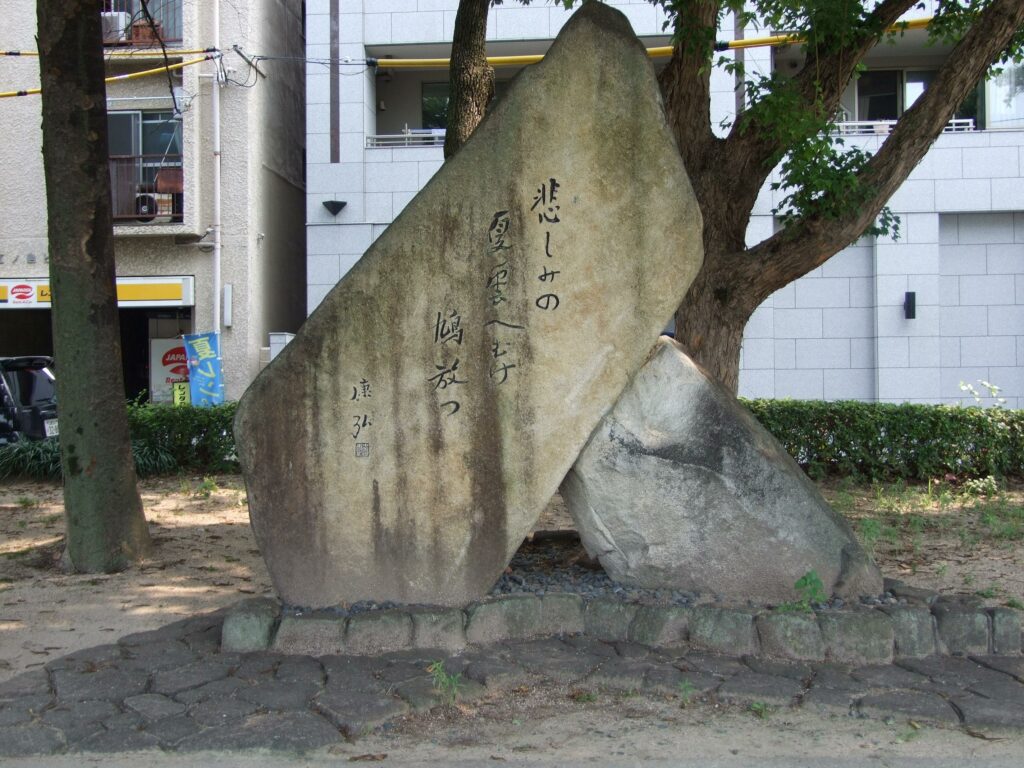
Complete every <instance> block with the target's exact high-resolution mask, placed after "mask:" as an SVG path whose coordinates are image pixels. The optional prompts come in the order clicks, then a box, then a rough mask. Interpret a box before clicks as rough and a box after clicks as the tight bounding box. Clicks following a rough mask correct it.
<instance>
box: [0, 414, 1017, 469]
mask: <svg viewBox="0 0 1024 768" xmlns="http://www.w3.org/2000/svg"><path fill="white" fill-rule="evenodd" d="M743 403H744V405H746V406H747V407H748V408H749V409H750V410H751V411H752V412H753V414H754V416H755V417H757V419H758V421H760V422H761V423H762V424H763V425H764V426H765V428H766V429H767V430H768V431H769V432H771V433H772V434H773V435H775V437H776V439H778V440H779V442H781V443H782V445H783V446H784V447H785V448H786V450H787V451H789V453H790V455H791V456H793V457H794V458H795V459H796V460H797V462H798V463H799V464H800V466H801V467H803V468H804V470H805V471H806V472H807V473H808V474H809V475H810V476H811V477H814V478H821V477H825V476H828V475H835V476H853V477H858V478H863V479H867V480H892V479H896V478H903V479H906V480H925V479H927V478H930V477H941V476H943V475H945V474H954V475H957V476H958V477H960V478H968V477H987V476H988V475H996V476H998V477H1005V476H1008V475H1010V476H1017V477H1021V476H1024V411H1019V410H1004V409H996V408H988V409H985V408H963V407H959V406H945V405H916V404H903V405H892V404H887V403H861V402H857V401H841V402H831V403H830V402H822V401H818V400H744V401H743ZM234 417H235V404H234V403H226V404H224V405H220V406H217V407H215V408H192V407H189V406H186V407H179V408H175V407H171V406H169V405H142V404H138V403H129V405H128V424H129V427H130V429H131V434H132V453H133V455H134V457H135V464H136V468H137V471H138V473H139V475H140V476H147V475H154V474H173V473H176V472H183V473H193V474H212V473H216V472H237V471H238V459H237V457H236V455H235V442H234V435H233V433H232V421H233V420H234ZM59 466H60V459H59V454H58V447H57V442H56V441H55V440H45V441H42V442H41V443H30V442H22V443H15V444H13V445H10V446H0V478H3V477H5V476H12V475H26V476H29V477H39V478H43V477H59V471H60V469H59Z"/></svg>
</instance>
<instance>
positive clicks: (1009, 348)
mask: <svg viewBox="0 0 1024 768" xmlns="http://www.w3.org/2000/svg"><path fill="white" fill-rule="evenodd" d="M610 4H612V5H614V6H616V7H617V8H619V9H620V10H622V11H623V13H625V14H626V16H627V17H628V18H629V20H630V22H631V23H632V25H633V28H634V30H635V31H636V33H637V34H638V35H639V36H640V38H641V39H642V40H643V42H644V43H645V44H646V45H647V46H649V47H654V46H658V45H665V44H667V43H668V38H667V37H665V36H664V28H663V26H662V25H663V22H664V17H663V15H662V14H661V12H660V11H659V10H658V9H657V8H655V7H654V6H652V5H651V4H650V3H648V2H646V1H645V0H637V1H634V2H626V1H624V0H615V1H614V2H611V3H610ZM933 5H934V3H933V2H928V3H925V4H924V7H922V8H918V9H915V10H914V11H913V12H912V13H911V14H909V15H908V16H907V17H906V18H908V19H910V18H916V17H926V16H929V15H931V13H932V12H933V10H934V9H933V7H932V6H933ZM457 8H458V2H457V0H374V2H369V1H365V2H364V1H363V0H308V2H307V3H306V13H307V30H308V34H307V41H306V42H307V56H308V59H309V61H310V63H309V65H308V66H309V68H308V71H307V78H306V101H307V106H306V116H307V126H308V127H307V181H308V185H307V198H306V225H307V237H308V256H307V308H308V310H309V311H312V310H313V309H314V308H315V307H316V306H317V304H318V303H319V302H320V301H321V300H322V298H323V297H324V295H325V294H326V293H327V291H328V290H330V288H331V287H332V286H333V285H334V284H335V283H336V282H337V281H338V280H339V279H340V278H341V277H342V275H344V274H345V272H347V271H348V269H350V268H351V267H352V265H353V264H354V263H355V262H356V260H358V259H359V257H360V255H361V254H362V253H363V252H364V251H365V250H366V248H367V247H368V246H369V245H370V244H371V243H372V242H373V240H374V239H375V238H376V237H377V236H378V235H379V234H380V233H381V232H382V231H383V230H384V228H385V227H387V225H388V224H389V223H390V222H391V221H392V220H393V219H394V218H395V217H396V216H397V214H398V213H399V212H400V211H401V210H402V208H403V207H404V206H405V205H406V204H407V203H408V202H409V200H410V199H411V198H412V197H413V196H414V195H415V194H416V192H417V191H418V190H419V189H420V188H422V187H423V185H424V184H425V183H426V182H427V180H428V179H429V178H430V177H431V176H432V175H433V174H434V172H435V171H436V170H437V169H438V168H439V167H440V165H441V163H442V160H443V153H442V145H443V136H444V108H445V103H446V99H447V87H448V86H447V77H448V73H447V70H446V69H444V68H443V67H440V66H419V67H412V68H406V67H403V68H401V69H399V68H392V67H389V66H386V64H385V65H384V66H377V67H374V66H368V65H367V63H366V62H367V59H368V58H371V59H377V60H386V59H388V58H395V59H422V58H435V57H446V56H448V54H449V51H450V41H451V37H452V31H453V29H454V23H455V12H456V9H457ZM568 16H569V14H568V12H566V11H565V10H564V9H563V7H562V6H561V4H560V3H555V4H549V3H544V2H536V1H535V2H534V3H532V4H531V5H529V6H522V5H520V4H518V3H515V2H506V3H504V4H503V5H500V6H496V7H493V8H492V9H491V11H490V16H489V20H488V41H489V43H488V53H489V54H490V55H495V56H500V55H512V54H531V53H543V52H544V51H545V50H546V49H547V47H548V46H549V45H550V42H551V40H552V39H553V38H554V36H555V35H556V34H557V33H558V30H559V29H560V28H561V26H562V25H563V24H564V23H565V21H566V20H567V19H568ZM769 32H770V30H764V29H758V28H755V27H747V28H745V29H733V28H731V27H729V26H726V27H725V28H723V29H721V30H719V39H720V40H731V39H734V38H736V37H740V36H742V37H747V38H750V37H758V36H763V35H765V34H768V33H769ZM948 50H949V49H948V48H943V47H942V46H929V45H926V33H925V32H924V31H921V30H917V31H910V32H908V33H907V34H906V35H904V36H902V37H900V38H898V39H897V40H895V41H894V43H893V44H891V45H890V44H887V45H882V46H879V47H878V48H877V49H876V50H875V51H873V52H872V53H871V54H870V55H869V56H868V57H867V59H866V61H865V63H866V66H867V70H866V71H865V72H864V73H863V74H862V75H861V76H860V77H859V79H857V80H856V81H855V82H854V83H852V84H851V85H850V87H849V89H848V90H847V92H846V94H845V95H844V98H843V116H842V117H843V122H842V124H841V126H840V130H841V131H842V133H843V134H844V139H845V141H846V143H847V144H848V145H856V146H861V147H863V148H865V149H866V150H868V151H872V150H875V149H877V147H878V146H880V144H881V142H882V141H884V139H885V137H886V135H887V134H888V132H889V130H890V127H891V125H892V123H893V121H894V120H896V119H897V118H898V117H899V115H900V114H902V112H903V110H905V109H906V108H907V107H908V106H910V104H912V103H913V100H914V99H915V98H916V97H917V96H918V95H919V94H920V93H921V92H922V91H923V89H925V88H926V87H927V85H928V82H929V80H930V78H931V77H932V76H933V73H934V70H935V68H936V66H937V65H938V64H939V63H941V61H942V59H943V57H944V56H945V55H947V54H948ZM728 55H742V56H743V57H744V64H745V66H746V67H747V69H748V71H753V72H762V73H769V72H771V71H772V70H773V69H774V70H778V71H781V72H783V73H785V72H788V71H796V70H797V68H798V67H799V66H800V56H801V54H800V51H799V46H789V47H787V48H774V49H773V48H768V47H764V48H751V49H747V50H746V51H744V52H743V53H742V54H728ZM516 71H517V70H516V69H515V68H501V69H499V70H498V71H497V78H498V90H499V91H500V90H501V88H502V87H505V86H506V85H507V82H508V81H509V80H510V79H511V78H512V77H513V76H514V75H515V73H516ZM737 100H738V96H737V91H736V83H735V81H734V80H733V78H732V76H730V75H728V74H727V73H725V72H723V71H721V70H716V71H715V73H714V75H713V77H712V123H713V124H715V125H718V124H719V123H720V122H721V121H723V120H724V121H727V120H729V118H730V117H731V116H733V115H735V113H736V109H737V103H738V102H737ZM1022 175H1024V68H1021V67H1020V66H1017V67H1009V68H1007V69H1006V70H1005V71H1004V73H1003V74H1002V75H1001V76H999V77H996V78H993V79H992V80H990V81H988V82H986V83H984V84H982V85H981V86H980V87H979V89H978V91H977V94H976V97H975V98H974V99H972V100H969V103H967V104H965V105H964V106H963V107H962V108H961V111H960V113H958V116H957V119H955V120H954V121H952V122H951V123H950V125H949V128H948V131H947V132H946V133H944V134H943V135H942V136H941V137H940V138H939V140H938V141H937V142H936V143H935V145H934V147H933V149H932V150H931V151H930V152H929V153H928V155H927V156H926V158H925V160H924V161H923V162H922V163H921V164H920V166H919V167H918V168H917V169H916V170H915V171H914V173H913V174H912V175H911V176H910V178H909V179H908V180H907V182H906V183H905V184H904V185H903V186H902V187H901V188H900V190H899V191H898V193H897V194H896V195H895V196H894V197H893V198H892V200H891V201H890V206H891V208H892V209H893V211H894V212H895V213H897V214H898V215H899V216H900V218H901V222H902V226H901V234H900V237H899V239H898V240H893V239H891V238H890V239H886V238H877V239H875V238H864V239H862V240H861V241H859V242H857V243H856V244H854V245H853V246H851V247H850V248H847V249H846V250H844V251H843V252H842V253H840V254H837V255H836V256H835V257H833V258H832V259H830V260H829V261H828V262H827V263H826V264H825V265H824V266H822V267H821V268H819V269H817V270H815V271H814V272H812V273H811V274H809V275H807V276H806V277H804V278H802V279H801V280H798V281H797V282H795V283H793V284H791V285H789V286H787V287H786V288H784V289H783V290H781V291H779V292H778V293H777V294H776V295H774V296H772V297H770V298H769V299H768V300H767V301H766V302H765V303H764V304H763V305H762V306H761V307H760V308H759V309H758V310H757V312H756V313H755V314H754V316H753V317H752V318H751V320H750V323H749V324H748V327H747V329H746V333H745V337H744V346H743V357H742V369H741V377H740V391H741V394H742V395H745V396H748V397H793V398H824V399H861V400H869V401H892V402H902V401H912V402H967V403H971V404H973V403H974V402H975V401H974V398H973V397H972V396H971V395H969V393H966V392H965V391H963V390H962V389H961V383H963V384H970V385H972V386H974V388H975V389H976V390H978V391H979V393H980V394H981V395H983V400H984V401H985V402H987V403H992V402H994V401H993V400H992V399H991V398H989V397H988V392H987V390H985V389H984V387H983V386H982V385H981V384H980V383H979V382H980V381H987V382H991V383H993V384H996V385H998V386H1000V387H1001V388H1002V392H1001V395H1002V396H1003V397H1004V398H1005V404H1006V406H1008V407H1022V406H1024V183H1022V182H1024V179H1022ZM775 180H777V177H773V178H772V179H770V180H769V183H770V182H771V181H775ZM778 203H779V199H778V193H775V192H772V191H771V190H770V189H769V187H768V186H767V185H766V187H765V189H764V191H763V193H762V195H761V197H760V199H759V200H758V204H757V206H756V208H755V210H754V215H753V216H752V218H751V221H750V224H749V229H748V232H749V240H750V242H751V243H754V242H758V241H760V240H761V239H763V238H764V237H766V236H768V235H770V234H771V232H772V231H773V230H774V228H775V227H776V226H777V224H776V218H775V216H773V214H772V210H773V209H774V208H776V207H777V206H778Z"/></svg>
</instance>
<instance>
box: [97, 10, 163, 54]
mask: <svg viewBox="0 0 1024 768" xmlns="http://www.w3.org/2000/svg"><path fill="white" fill-rule="evenodd" d="M181 3H182V0H150V1H149V3H148V4H147V5H148V7H149V13H150V14H151V15H152V17H153V21H154V22H155V30H154V28H153V26H151V25H150V23H149V21H148V19H146V16H145V14H144V13H143V12H142V3H141V2H139V0H103V44H104V45H107V46H112V45H124V46H132V47H135V48H149V47H151V46H159V42H158V40H157V36H159V37H160V38H161V39H162V40H163V41H164V42H165V43H168V44H171V43H173V44H177V43H180V42H181V39H182V29H181Z"/></svg>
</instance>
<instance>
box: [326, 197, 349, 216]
mask: <svg viewBox="0 0 1024 768" xmlns="http://www.w3.org/2000/svg"><path fill="white" fill-rule="evenodd" d="M346 205H348V203H347V202H345V201H344V200H324V208H326V209H327V210H328V211H330V212H331V216H337V215H338V213H340V212H341V209H342V208H344V207H345V206H346Z"/></svg>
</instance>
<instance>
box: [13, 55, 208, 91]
mask: <svg viewBox="0 0 1024 768" xmlns="http://www.w3.org/2000/svg"><path fill="white" fill-rule="evenodd" d="M212 58H214V57H213V55H209V56H203V57H202V58H199V59H189V60H188V61H181V62H178V63H177V64H168V65H167V66H165V67H157V68H156V69H144V70H142V71H141V72H129V73H127V74H124V75H114V76H113V77H108V78H105V79H104V80H103V82H105V83H118V82H121V81H122V80H135V79H137V78H140V77H149V76H150V75H158V74H161V73H163V72H171V71H173V70H176V69H184V68H185V67H188V66H190V65H192V64H199V63H200V62H203V61H209V60H210V59H212ZM42 90H43V89H42V88H29V89H28V90H25V91H4V92H0V99H9V98H11V97H13V96H34V95H36V94H37V93H42Z"/></svg>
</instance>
